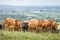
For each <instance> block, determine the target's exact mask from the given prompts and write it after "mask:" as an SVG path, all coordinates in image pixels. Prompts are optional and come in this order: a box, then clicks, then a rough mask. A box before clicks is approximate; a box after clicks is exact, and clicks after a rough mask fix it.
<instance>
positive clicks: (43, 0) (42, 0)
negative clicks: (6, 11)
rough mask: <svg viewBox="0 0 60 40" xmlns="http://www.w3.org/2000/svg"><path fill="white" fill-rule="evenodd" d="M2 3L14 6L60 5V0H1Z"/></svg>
mask: <svg viewBox="0 0 60 40" xmlns="http://www.w3.org/2000/svg"><path fill="white" fill-rule="evenodd" d="M0 4H3V5H14V6H53V5H58V6H60V0H0Z"/></svg>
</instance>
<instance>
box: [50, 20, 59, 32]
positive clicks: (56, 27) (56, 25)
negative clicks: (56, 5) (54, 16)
mask: <svg viewBox="0 0 60 40" xmlns="http://www.w3.org/2000/svg"><path fill="white" fill-rule="evenodd" d="M50 25H51V27H52V32H53V33H57V30H58V24H57V22H56V21H55V20H50Z"/></svg>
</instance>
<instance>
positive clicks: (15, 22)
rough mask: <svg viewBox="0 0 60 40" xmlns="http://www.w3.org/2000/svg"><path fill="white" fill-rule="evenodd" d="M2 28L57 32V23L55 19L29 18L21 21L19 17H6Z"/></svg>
mask: <svg viewBox="0 0 60 40" xmlns="http://www.w3.org/2000/svg"><path fill="white" fill-rule="evenodd" d="M0 27H1V25H0ZM3 28H4V30H9V31H24V32H25V31H32V32H48V31H49V32H57V30H58V24H57V22H56V21H55V20H37V19H31V20H24V21H23V22H22V21H20V20H19V19H13V18H6V19H5V20H4V23H3Z"/></svg>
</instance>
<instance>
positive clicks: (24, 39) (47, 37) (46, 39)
mask: <svg viewBox="0 0 60 40" xmlns="http://www.w3.org/2000/svg"><path fill="white" fill-rule="evenodd" d="M0 40H60V34H53V33H34V32H25V33H24V32H16V31H11V32H9V31H0Z"/></svg>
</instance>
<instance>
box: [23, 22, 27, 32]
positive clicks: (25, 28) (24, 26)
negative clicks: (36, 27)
mask: <svg viewBox="0 0 60 40" xmlns="http://www.w3.org/2000/svg"><path fill="white" fill-rule="evenodd" d="M22 30H23V31H24V32H26V31H28V23H25V22H23V25H22Z"/></svg>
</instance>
